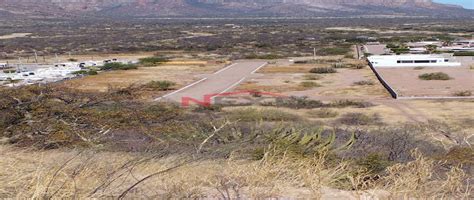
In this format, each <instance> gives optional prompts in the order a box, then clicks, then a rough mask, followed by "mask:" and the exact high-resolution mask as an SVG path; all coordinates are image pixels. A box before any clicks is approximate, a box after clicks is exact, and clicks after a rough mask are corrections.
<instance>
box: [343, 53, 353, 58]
mask: <svg viewBox="0 0 474 200" xmlns="http://www.w3.org/2000/svg"><path fill="white" fill-rule="evenodd" d="M344 58H354V55H353V54H351V53H348V54H346V55H344Z"/></svg>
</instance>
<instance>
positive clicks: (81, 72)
mask: <svg viewBox="0 0 474 200" xmlns="http://www.w3.org/2000/svg"><path fill="white" fill-rule="evenodd" d="M87 73H88V71H87V70H79V71H75V72H73V73H72V74H74V75H86V74H87Z"/></svg>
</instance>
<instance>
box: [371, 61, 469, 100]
mask: <svg viewBox="0 0 474 200" xmlns="http://www.w3.org/2000/svg"><path fill="white" fill-rule="evenodd" d="M377 71H378V72H379V73H380V74H381V76H382V77H383V78H384V79H385V80H386V81H387V82H388V84H389V85H390V86H391V87H392V88H393V89H395V91H397V93H398V94H399V95H400V96H402V97H426V96H427V97H447V96H454V94H455V93H457V92H460V91H471V92H474V70H473V69H470V67H467V66H463V67H436V68H434V67H432V68H428V67H426V68H422V69H417V68H378V69H377ZM436 72H443V73H446V74H448V75H449V76H450V77H452V79H450V80H421V79H420V78H418V76H419V75H421V74H425V73H436Z"/></svg>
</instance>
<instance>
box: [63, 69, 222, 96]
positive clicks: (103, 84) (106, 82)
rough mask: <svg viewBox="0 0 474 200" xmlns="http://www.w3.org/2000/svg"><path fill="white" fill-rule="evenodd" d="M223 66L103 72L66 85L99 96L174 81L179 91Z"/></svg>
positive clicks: (67, 82)
mask: <svg viewBox="0 0 474 200" xmlns="http://www.w3.org/2000/svg"><path fill="white" fill-rule="evenodd" d="M204 63H206V62H204ZM223 66H224V64H207V63H206V64H203V63H202V61H199V62H198V61H171V62H170V63H166V64H163V65H160V66H154V67H140V68H138V69H137V70H125V71H124V70H119V71H110V72H102V73H99V74H98V75H95V76H86V77H83V78H80V79H74V80H69V81H65V82H64V84H65V85H66V86H68V87H71V88H75V89H80V90H84V91H99V92H106V91H108V90H109V89H111V88H124V87H129V86H131V85H142V84H146V83H148V82H150V81H172V82H174V83H176V86H175V87H176V88H179V87H183V86H185V85H187V84H189V83H192V82H194V81H196V80H198V79H200V77H198V75H199V74H201V75H202V74H208V73H212V72H214V71H216V70H218V69H220V68H222V67H223ZM164 93H165V92H158V93H157V92H153V93H152V94H150V95H147V97H146V98H147V99H148V98H150V100H151V99H153V98H157V97H158V96H160V95H162V94H164Z"/></svg>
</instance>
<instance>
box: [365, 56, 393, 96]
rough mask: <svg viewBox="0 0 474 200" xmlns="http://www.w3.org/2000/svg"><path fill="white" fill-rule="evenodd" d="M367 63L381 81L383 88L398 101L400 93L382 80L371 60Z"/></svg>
mask: <svg viewBox="0 0 474 200" xmlns="http://www.w3.org/2000/svg"><path fill="white" fill-rule="evenodd" d="M367 62H368V63H369V66H370V69H372V71H373V72H374V74H375V76H376V77H377V79H378V80H379V81H380V83H382V85H383V87H385V89H387V91H388V92H389V93H390V95H391V96H392V97H393V98H394V99H398V93H397V92H396V91H395V90H394V89H393V88H392V87H390V85H389V84H388V83H387V81H385V79H383V78H382V76H380V74H379V72H378V71H377V69H375V67H374V66H373V65H372V63H371V62H370V61H369V60H367Z"/></svg>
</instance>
